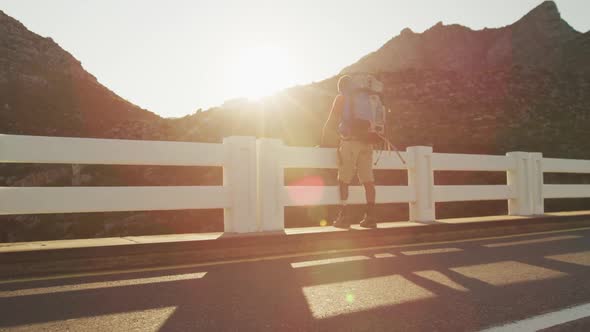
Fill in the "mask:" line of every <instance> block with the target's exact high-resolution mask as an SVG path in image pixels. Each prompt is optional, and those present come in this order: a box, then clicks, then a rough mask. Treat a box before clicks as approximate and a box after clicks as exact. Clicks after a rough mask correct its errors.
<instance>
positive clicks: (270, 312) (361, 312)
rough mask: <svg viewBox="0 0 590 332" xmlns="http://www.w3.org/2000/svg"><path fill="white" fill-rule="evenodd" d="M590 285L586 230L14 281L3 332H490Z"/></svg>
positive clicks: (560, 303)
mask: <svg viewBox="0 0 590 332" xmlns="http://www.w3.org/2000/svg"><path fill="white" fill-rule="evenodd" d="M589 280H590V230H577V231H571V232H556V233H545V234H536V235H527V236H519V237H510V238H496V239H486V240H477V241H459V242H448V243H439V244H427V245H417V246H398V247H391V248H386V249H380V250H359V251H354V252H345V253H339V254H329V255H328V254H326V255H315V256H301V257H291V258H283V259H273V260H267V261H258V262H243V263H232V264H225V265H216V266H200V267H194V268H185V269H171V270H163V271H142V272H126V273H117V274H113V275H100V276H84V277H75V278H58V279H53V280H31V281H26V282H22V281H21V282H8V283H6V282H3V283H0V330H1V331H4V330H7V331H13V330H14V331H40V330H43V331H67V330H69V331H134V330H137V331H157V330H162V331H479V330H483V329H487V328H490V327H494V326H501V325H503V324H507V323H510V322H515V321H521V320H524V319H527V318H530V317H534V316H538V315H541V314H544V313H550V312H555V311H559V310H562V309H564V308H568V307H572V306H579V305H583V304H586V303H590V282H589ZM588 316H590V312H589V313H588ZM589 330H590V320H589V318H584V319H578V320H575V321H571V322H568V323H563V324H559V325H558V326H555V327H552V328H549V329H547V331H589Z"/></svg>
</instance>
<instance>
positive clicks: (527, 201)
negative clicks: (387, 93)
mask: <svg viewBox="0 0 590 332" xmlns="http://www.w3.org/2000/svg"><path fill="white" fill-rule="evenodd" d="M401 154H402V157H403V158H404V160H405V163H404V162H402V160H401V159H400V158H399V157H398V156H397V155H396V154H393V153H392V154H382V155H380V156H378V155H377V152H376V153H375V156H374V158H375V160H377V158H378V160H379V162H378V163H377V164H376V166H375V168H376V169H383V170H405V171H407V176H408V185H407V186H377V203H408V204H409V209H410V220H412V221H417V222H432V221H434V220H435V218H436V211H435V203H436V202H455V201H482V200H507V201H508V210H509V214H511V215H535V214H543V213H544V200H545V199H551V198H576V197H590V185H549V184H548V185H545V184H544V183H543V174H544V173H548V172H551V173H590V161H587V160H568V159H552V158H543V157H542V155H541V154H540V153H529V152H509V153H507V154H506V155H505V156H492V155H467V154H447V153H433V151H432V148H431V147H423V146H417V147H409V148H408V149H407V150H406V151H405V152H401ZM0 163H59V164H99V165H174V166H217V167H222V168H223V185H222V186H158V187H0V215H17V214H41V213H75V212H107V211H148V210H184V209H213V208H222V209H224V229H225V231H226V232H238V233H247V232H258V231H281V230H283V229H284V209H285V207H288V206H312V205H330V204H337V203H338V202H339V197H338V188H337V187H336V186H323V185H322V183H316V184H315V185H313V186H286V185H285V181H284V172H285V169H288V168H323V169H335V168H337V167H338V164H337V157H336V151H335V149H326V148H308V147H291V146H286V145H284V144H283V143H282V142H281V141H280V140H276V139H266V138H264V139H258V140H257V139H256V138H254V137H228V138H226V139H224V140H223V143H222V144H213V143H187V142H160V141H132V140H112V139H86V138H62V137H36V136H17V135H0ZM436 171H477V172H481V171H489V172H506V174H507V183H506V184H505V185H444V186H439V185H435V182H434V177H435V172H436ZM349 201H350V202H351V203H352V204H360V203H364V192H363V189H362V187H360V186H353V187H351V190H350V199H349Z"/></svg>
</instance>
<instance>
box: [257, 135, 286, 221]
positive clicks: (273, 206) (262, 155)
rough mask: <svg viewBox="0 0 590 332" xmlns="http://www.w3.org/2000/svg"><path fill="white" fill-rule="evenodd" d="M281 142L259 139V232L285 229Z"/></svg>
mask: <svg viewBox="0 0 590 332" xmlns="http://www.w3.org/2000/svg"><path fill="white" fill-rule="evenodd" d="M283 147H284V145H283V142H282V141H281V140H278V139H270V138H261V139H259V140H258V142H257V152H258V218H259V223H260V231H283V230H284V229H285V212H284V211H285V207H284V205H283V191H284V187H285V181H284V169H283V166H282V164H281V159H282V158H281V157H282V155H283V154H282V149H283Z"/></svg>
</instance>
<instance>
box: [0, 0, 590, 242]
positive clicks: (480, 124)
mask: <svg viewBox="0 0 590 332" xmlns="http://www.w3.org/2000/svg"><path fill="white" fill-rule="evenodd" d="M356 71H371V72H374V73H375V75H376V76H377V77H378V78H379V79H380V80H382V81H383V82H384V83H385V87H386V88H385V92H384V100H385V102H386V104H387V105H389V107H390V108H391V111H392V112H391V114H390V115H391V116H390V117H389V127H390V128H391V138H392V140H393V142H394V143H395V144H396V145H397V146H398V147H399V148H400V149H405V147H407V146H413V145H431V146H433V147H434V151H435V152H454V153H488V154H504V153H505V152H507V151H537V152H542V153H543V154H544V155H545V156H548V157H557V158H580V159H590V142H588V140H587V139H585V138H586V137H588V135H590V94H588V91H590V34H589V32H586V33H580V32H578V31H575V30H574V29H572V28H571V27H570V26H569V25H568V24H567V22H565V21H564V20H563V19H562V18H561V16H560V14H559V11H558V9H557V7H556V5H555V4H554V3H553V2H552V1H546V2H543V3H542V4H541V5H539V6H538V7H536V8H535V9H533V10H532V11H531V12H530V13H528V14H526V15H525V16H524V17H523V18H521V19H520V20H519V21H517V22H515V23H514V24H511V25H509V26H506V27H502V28H495V29H483V30H479V31H474V30H471V29H469V28H467V27H463V26H460V25H443V24H442V23H439V24H437V25H435V26H433V27H432V28H430V29H428V30H427V31H425V32H423V33H414V32H412V31H411V30H409V29H405V30H403V31H402V32H401V34H400V35H399V36H396V37H394V38H393V39H391V40H390V41H388V42H387V43H386V44H385V45H383V46H382V47H381V48H380V49H379V50H377V51H375V52H373V53H371V54H369V55H367V56H365V57H363V58H362V59H360V60H359V61H358V62H356V63H354V64H352V65H351V66H349V67H347V68H344V69H343V70H342V72H341V73H340V74H343V73H350V72H356ZM338 76H339V75H336V76H334V77H331V78H328V79H326V80H324V81H321V82H316V83H312V84H308V85H302V86H296V87H292V88H289V89H285V90H284V91H282V92H280V93H277V94H275V95H273V96H270V97H267V98H264V99H262V100H261V101H257V102H253V101H248V100H245V99H237V100H232V101H228V102H226V103H225V104H224V105H221V106H219V107H215V108H212V109H209V110H207V111H198V112H196V113H194V114H191V115H187V116H185V117H183V118H179V119H162V118H160V117H158V116H156V115H154V114H152V113H150V112H148V111H146V110H142V109H141V108H139V107H137V106H135V105H133V104H131V103H129V102H127V101H125V100H124V99H122V98H120V97H118V96H117V95H116V94H114V93H113V92H112V91H110V90H108V89H107V88H105V87H104V86H102V85H101V84H99V83H98V82H97V81H96V79H95V78H94V77H93V76H92V75H90V74H88V73H87V72H86V71H84V69H83V68H82V66H81V65H80V63H79V62H78V61H77V60H76V59H75V58H73V57H72V56H71V55H70V54H69V53H67V52H65V51H64V50H62V49H61V48H60V47H59V46H58V45H57V44H55V43H54V42H53V41H52V40H51V39H48V38H42V37H39V36H37V35H35V34H34V33H32V32H30V31H28V30H27V29H26V28H25V27H24V26H23V25H22V24H20V23H19V22H18V21H16V20H14V19H12V18H10V17H8V16H6V15H5V14H3V13H0V133H15V134H35V135H53V136H80V137H110V138H140V139H162V140H180V141H206V142H220V141H221V139H222V138H223V137H225V136H230V135H256V136H259V137H262V136H264V137H276V138H281V139H282V140H283V141H285V142H286V143H287V144H290V145H307V146H312V145H316V144H318V143H319V137H320V132H321V127H322V125H323V122H324V121H325V119H326V117H327V112H328V110H329V107H330V105H331V102H332V100H333V98H334V96H335V95H336V93H337V92H336V81H337V79H338ZM334 136H335V135H333V137H332V139H333V140H335V139H336V137H334ZM70 168H71V167H70V166H61V165H57V166H43V165H36V166H31V165H18V166H6V165H4V166H3V165H0V185H8V186H19V185H28V186H31V185H69V184H71V183H74V184H76V185H171V184H219V183H220V181H221V172H220V171H219V170H214V169H198V170H194V169H181V168H177V169H174V170H171V169H170V168H165V167H136V168H125V167H105V166H101V167H98V166H97V167H94V166H86V167H83V168H82V170H81V171H80V172H79V174H80V175H79V176H77V177H75V178H74V179H72V171H71V169H70ZM302 174H303V172H296V171H289V172H287V182H290V181H292V180H293V179H295V178H297V177H298V176H301V175H302ZM306 174H313V173H310V172H309V171H307V173H306ZM404 177H405V175H404V174H390V173H387V174H385V173H379V172H378V174H377V180H378V182H379V183H384V184H399V183H403V182H404V181H405V180H404ZM330 179H332V180H333V177H331V178H330ZM332 180H328V183H330V181H332ZM588 180H590V179H587V178H584V179H583V181H586V182H590V181H588ZM546 181H547V182H551V181H561V182H563V181H567V179H565V180H564V177H560V178H552V177H551V176H547V177H546ZM579 181H580V180H579V179H577V182H578V183H579ZM470 183H471V184H499V183H505V175H503V174H491V175H489V176H487V177H486V176H482V175H481V174H474V173H469V174H454V175H452V174H446V173H443V174H440V175H439V174H437V184H470ZM546 206H547V209H548V210H551V209H559V210H564V209H588V201H587V200H585V201H575V200H569V201H568V202H557V203H554V202H553V201H548V202H547V205H546ZM384 209H386V210H384V212H385V213H386V214H387V218H388V219H390V220H391V219H400V220H403V219H406V218H407V211H405V210H404V209H406V208H405V207H391V206H388V207H385V208H384ZM325 211H326V210H325V209H323V208H322V209H312V210H311V212H310V210H306V209H288V210H287V225H288V226H294V225H300V226H301V225H309V224H310V223H314V222H317V221H318V220H320V219H318V218H325V217H326V216H325V213H326V212H325ZM211 213H213V212H210V211H209V212H203V213H201V212H200V211H193V212H183V211H178V212H170V213H164V214H159V213H129V214H100V215H99V214H92V215H84V216H69V215H59V216H33V217H5V218H4V219H8V220H7V222H6V223H3V225H12V226H6V229H7V230H8V229H9V228H10V227H12V228H11V230H8V231H7V232H6V233H5V234H11V235H6V239H5V241H7V240H11V241H14V240H15V239H16V240H18V239H21V240H22V239H26V238H25V237H24V236H30V234H35V236H34V238H36V239H38V238H43V237H57V238H63V237H80V236H84V237H92V236H117V235H129V234H145V233H166V232H185V231H196V230H203V229H205V228H202V227H211V226H205V225H204V223H203V224H201V223H194V222H193V221H194V220H197V219H207V220H211V221H215V223H214V224H215V225H214V226H212V227H213V228H206V229H208V230H213V229H215V230H220V227H221V224H222V223H221V221H220V220H221V219H220V218H221V214H220V213H218V212H215V213H213V214H211ZM437 213H438V216H439V217H449V216H456V217H459V216H468V215H482V214H501V213H506V206H505V203H503V202H496V203H489V204H488V203H469V204H468V205H462V204H460V203H457V204H445V205H442V206H441V207H437ZM80 218H83V219H85V220H86V222H84V223H83V226H81V224H80V222H79V219H80ZM46 219H50V220H53V221H55V224H51V223H46V222H42V223H39V222H38V221H40V220H46ZM316 219H317V220H316ZM15 220H18V222H15ZM91 220H92V222H90V221H91ZM8 221H9V222H8ZM39 225H43V228H42V230H40V231H38V232H37V233H35V232H32V231H31V229H32V228H35V227H37V228H38V227H41V226H39ZM48 225H53V226H48ZM58 225H59V226H58ZM90 225H93V226H90ZM207 225H210V224H207ZM37 228H35V229H37ZM48 234H49V235H48ZM1 240H2V239H0V241H1Z"/></svg>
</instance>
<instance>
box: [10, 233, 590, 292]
mask: <svg viewBox="0 0 590 332" xmlns="http://www.w3.org/2000/svg"><path fill="white" fill-rule="evenodd" d="M585 230H590V227H580V228H570V229H560V230H554V231H543V232H532V233H525V234H511V235H501V236H488V237H479V238H472V239H461V240H451V241H434V242H422V243H410V244H392V245H384V246H373V247H365V248H350V249H332V250H320V251H307V252H301V253H295V254H284V255H271V256H265V257H255V258H240V259H232V260H225V261H216V262H203V263H193V264H180V265H170V266H159V267H149V268H138V269H126V270H121V269H119V270H111V271H100V272H80V273H69V274H60V275H50V276H44V277H24V278H15V279H6V280H0V285H4V284H14V283H21V282H34V281H43V280H61V279H71V278H83V277H90V276H103V275H116V274H124V273H139V272H154V271H168V270H178V269H189V268H201V267H209V266H211V267H213V266H219V265H230V264H239V263H252V262H264V261H273V260H279V259H289V258H300V257H305V256H315V255H328V254H342V253H355V252H366V251H374V250H385V249H398V248H412V247H427V246H430V245H442V244H450V243H469V242H477V241H485V240H497V239H511V238H519V237H528V236H535V235H542V234H557V233H569V232H577V231H585Z"/></svg>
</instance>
